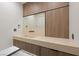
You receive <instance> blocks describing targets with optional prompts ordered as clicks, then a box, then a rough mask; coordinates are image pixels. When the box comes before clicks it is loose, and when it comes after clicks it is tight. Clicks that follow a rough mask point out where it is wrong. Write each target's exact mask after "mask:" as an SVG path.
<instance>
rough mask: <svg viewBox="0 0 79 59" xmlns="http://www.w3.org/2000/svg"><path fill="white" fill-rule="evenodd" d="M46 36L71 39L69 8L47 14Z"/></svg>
mask: <svg viewBox="0 0 79 59" xmlns="http://www.w3.org/2000/svg"><path fill="white" fill-rule="evenodd" d="M46 36H50V37H58V38H69V7H68V6H66V7H63V8H59V9H56V10H52V11H48V12H46Z"/></svg>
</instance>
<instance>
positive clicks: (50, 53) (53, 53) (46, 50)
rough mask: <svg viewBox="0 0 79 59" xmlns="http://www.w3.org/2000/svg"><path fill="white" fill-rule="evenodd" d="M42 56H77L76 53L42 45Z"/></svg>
mask: <svg viewBox="0 0 79 59" xmlns="http://www.w3.org/2000/svg"><path fill="white" fill-rule="evenodd" d="M41 56H75V55H73V54H69V53H65V52H61V51H57V50H53V49H49V48H45V47H41Z"/></svg>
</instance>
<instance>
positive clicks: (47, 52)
mask: <svg viewBox="0 0 79 59" xmlns="http://www.w3.org/2000/svg"><path fill="white" fill-rule="evenodd" d="M13 45H15V46H17V47H19V48H21V49H24V50H26V51H28V52H30V53H33V54H35V55H38V56H75V55H72V54H69V53H65V52H61V51H57V50H53V49H49V48H46V47H42V46H38V45H35V44H31V43H27V42H23V41H19V40H15V39H14V40H13Z"/></svg>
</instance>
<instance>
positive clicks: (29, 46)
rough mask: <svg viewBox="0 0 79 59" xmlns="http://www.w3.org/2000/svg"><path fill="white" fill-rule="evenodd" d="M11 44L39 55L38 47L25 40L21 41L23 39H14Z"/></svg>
mask: <svg viewBox="0 0 79 59" xmlns="http://www.w3.org/2000/svg"><path fill="white" fill-rule="evenodd" d="M13 44H14V45H15V46H17V47H19V48H21V49H24V50H26V51H28V52H30V53H33V54H35V55H39V54H40V51H39V50H40V47H39V46H37V45H34V44H30V43H27V42H23V41H19V40H16V39H14V40H13Z"/></svg>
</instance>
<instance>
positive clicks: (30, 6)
mask: <svg viewBox="0 0 79 59" xmlns="http://www.w3.org/2000/svg"><path fill="white" fill-rule="evenodd" d="M67 5H68V2H28V3H26V4H24V5H23V16H27V15H31V14H35V13H40V12H44V11H48V10H51V9H56V8H60V7H64V6H67Z"/></svg>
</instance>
